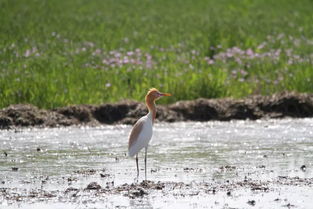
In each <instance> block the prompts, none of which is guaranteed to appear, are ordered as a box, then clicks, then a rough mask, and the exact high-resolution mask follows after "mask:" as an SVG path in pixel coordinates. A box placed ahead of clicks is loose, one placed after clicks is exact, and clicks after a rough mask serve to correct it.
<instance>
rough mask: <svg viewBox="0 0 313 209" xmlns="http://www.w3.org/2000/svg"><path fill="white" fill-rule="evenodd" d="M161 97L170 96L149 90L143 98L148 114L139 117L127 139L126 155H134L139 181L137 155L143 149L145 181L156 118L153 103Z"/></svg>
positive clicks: (153, 89) (152, 89)
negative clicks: (148, 152)
mask: <svg viewBox="0 0 313 209" xmlns="http://www.w3.org/2000/svg"><path fill="white" fill-rule="evenodd" d="M163 96H172V95H171V94H170V93H162V92H160V91H159V90H157V89H156V88H151V89H150V90H149V91H148V93H147V94H146V96H145V102H146V106H147V108H148V110H149V112H148V114H147V115H145V116H143V117H141V118H140V119H139V120H138V121H137V122H136V123H135V125H134V126H133V128H132V130H131V132H130V134H129V138H128V155H129V157H134V156H135V155H136V167H137V180H138V179H139V166H138V153H139V152H140V151H141V150H142V149H143V148H145V161H144V162H145V180H147V151H148V145H149V142H150V140H151V138H152V132H153V124H154V120H155V117H156V105H155V101H156V100H158V99H160V98H161V97H163Z"/></svg>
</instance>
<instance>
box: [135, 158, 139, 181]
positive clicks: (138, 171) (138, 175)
mask: <svg viewBox="0 0 313 209" xmlns="http://www.w3.org/2000/svg"><path fill="white" fill-rule="evenodd" d="M136 166H137V181H138V179H139V166H138V154H137V155H136Z"/></svg>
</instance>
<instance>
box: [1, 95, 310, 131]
mask: <svg viewBox="0 0 313 209" xmlns="http://www.w3.org/2000/svg"><path fill="white" fill-rule="evenodd" d="M146 113H147V108H146V107H145V105H144V104H143V103H139V102H135V101H122V102H119V103H117V104H103V105H98V106H96V105H73V106H68V107H60V108H55V109H52V110H44V109H39V108H38V107H36V106H33V105H29V104H17V105H10V106H9V107H7V108H4V109H2V110H0V128H1V129H6V128H10V127H14V126H19V127H24V126H26V127H27V126H42V127H46V126H48V127H55V126H69V125H84V124H87V125H99V124H133V123H135V122H136V120H137V119H138V118H140V117H141V116H143V115H145V114H146ZM282 117H313V94H299V93H294V92H284V93H280V94H274V95H272V96H260V95H255V96H250V97H247V98H244V99H232V98H223V99H204V98H200V99H196V100H193V101H179V102H176V103H174V104H171V105H168V106H164V105H158V113H157V121H165V122H176V121H209V120H222V121H227V120H233V119H243V120H245V119H250V120H256V119H260V118H282Z"/></svg>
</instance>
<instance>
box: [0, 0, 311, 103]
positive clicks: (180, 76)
mask: <svg viewBox="0 0 313 209" xmlns="http://www.w3.org/2000/svg"><path fill="white" fill-rule="evenodd" d="M311 8H313V2H312V1H310V0H302V1H293V0H276V1H264V0H241V1H232V0H197V1H192V0H171V1H168V0H154V1H146V0H132V1H129V0H118V1H116V0H92V1H90V0H66V1H64V0H28V1H23V0H14V1H12V0H0V14H1V17H0V107H5V106H7V105H9V104H14V103H32V104H35V105H37V106H39V107H44V108H53V107H57V106H64V105H69V104H99V103H103V102H116V101H119V100H121V99H135V100H142V99H143V97H144V94H145V92H146V90H147V89H149V88H150V87H156V88H159V89H160V90H162V91H169V92H171V93H172V94H173V95H174V96H173V97H170V98H167V100H162V101H163V102H164V103H171V102H174V101H177V100H185V99H194V98H198V97H207V98H216V97H225V96H232V97H243V96H247V95H250V94H272V93H275V92H280V91H285V90H288V91H299V92H313V84H312V83H313V82H312V81H313V67H312V64H313V61H312V60H313V26H312V22H313V15H312V10H311Z"/></svg>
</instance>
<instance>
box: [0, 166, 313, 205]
mask: <svg viewBox="0 0 313 209" xmlns="http://www.w3.org/2000/svg"><path fill="white" fill-rule="evenodd" d="M103 172H104V170H93V172H89V170H81V171H77V172H74V174H73V175H74V176H75V179H76V181H78V180H79V179H83V178H86V177H88V176H89V175H94V176H97V175H99V174H103ZM193 172H197V171H194V170H193ZM86 175H87V176H86ZM105 175H106V176H108V178H107V181H105V182H106V183H103V181H99V182H90V183H89V184H87V185H86V186H84V187H77V186H72V184H71V182H72V180H71V179H72V178H67V177H66V176H64V177H57V179H56V177H53V176H52V177H42V178H44V181H42V184H43V185H49V184H51V185H57V184H60V183H61V185H63V186H64V185H66V184H67V185H68V186H66V187H65V188H64V189H54V190H51V189H46V188H47V187H46V186H41V188H33V189H31V190H29V189H27V186H24V187H22V188H18V187H15V188H12V187H10V186H9V187H6V185H7V184H10V183H9V182H2V183H1V184H2V186H1V188H0V198H1V199H2V200H5V201H7V203H8V204H14V203H16V202H23V203H27V202H29V203H33V202H38V201H39V202H41V201H60V202H67V203H79V201H80V200H81V199H84V200H85V201H86V202H88V201H89V202H93V201H94V200H95V199H96V200H97V201H101V200H104V201H105V198H107V197H110V196H112V195H117V196H123V197H127V198H129V199H138V198H143V197H147V196H164V197H169V196H171V197H176V198H184V197H193V196H201V197H206V196H209V195H211V196H212V195H213V196H214V195H217V196H220V195H225V196H226V197H229V198H231V197H232V196H233V194H234V193H238V192H239V193H240V192H242V191H243V190H244V191H248V192H252V193H255V194H261V195H262V193H263V194H265V193H273V194H274V193H275V192H277V191H278V192H279V189H280V188H281V187H298V188H303V187H306V188H309V189H310V188H313V178H302V177H297V176H296V177H290V176H278V177H274V178H272V179H268V180H254V179H251V178H247V176H245V177H243V178H242V179H241V180H240V179H238V180H234V179H232V180H227V179H225V180H224V181H215V180H214V179H213V180H212V181H210V182H203V181H202V182H196V181H192V182H189V183H187V182H175V181H150V180H143V181H141V182H138V181H135V180H134V183H124V184H121V185H117V186H115V185H114V181H110V179H109V177H110V176H111V174H110V173H105ZM38 178H40V177H38ZM64 179H65V180H64ZM64 181H65V182H64ZM66 181H67V183H66ZM21 182H23V183H24V184H25V185H26V184H29V183H30V182H28V181H27V180H25V181H21ZM272 197H273V198H274V199H273V201H281V199H280V197H279V196H277V197H275V194H274V195H273V196H272ZM285 201H286V200H285ZM247 204H249V205H252V206H254V205H255V204H256V201H255V200H249V201H248V202H247ZM286 207H287V206H286Z"/></svg>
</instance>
